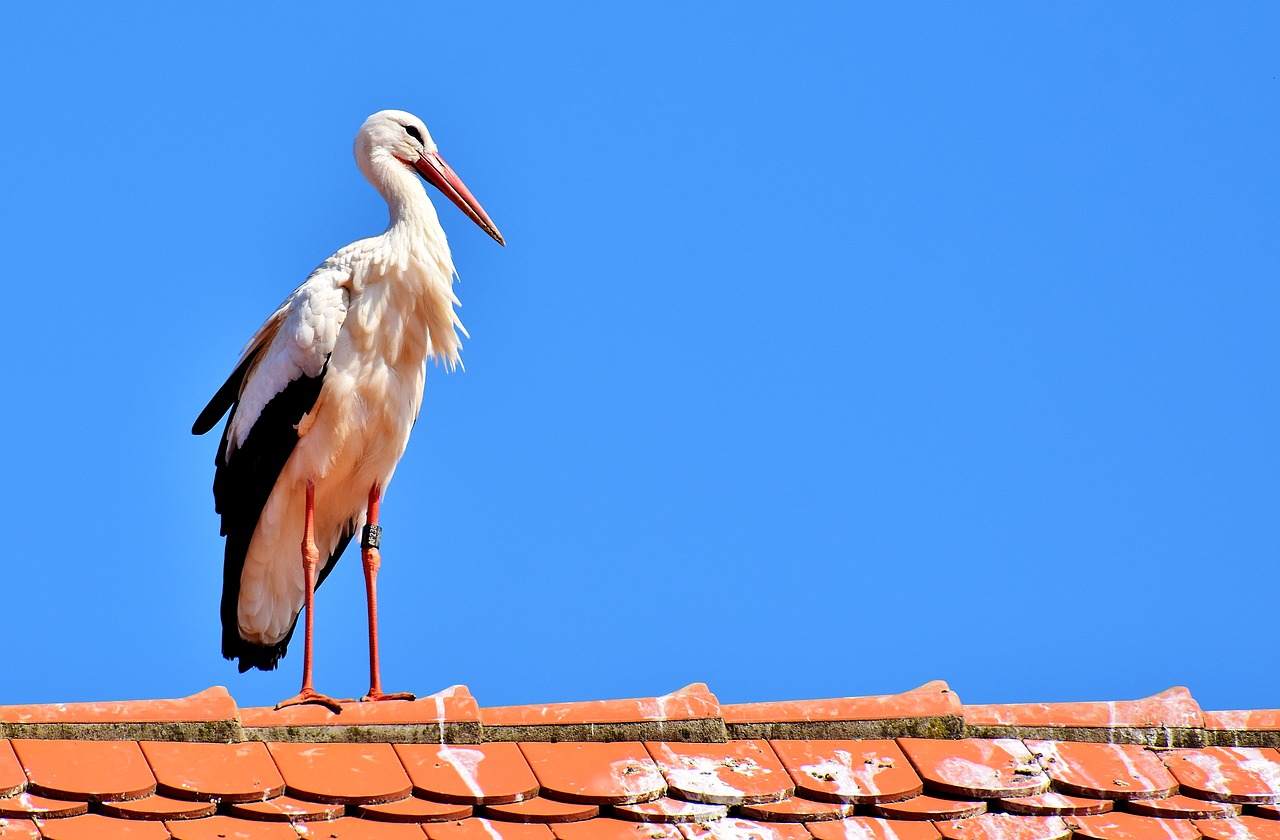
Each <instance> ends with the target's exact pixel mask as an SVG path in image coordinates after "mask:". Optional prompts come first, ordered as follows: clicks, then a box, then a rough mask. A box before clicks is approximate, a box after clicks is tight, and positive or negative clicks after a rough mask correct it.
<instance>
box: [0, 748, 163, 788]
mask: <svg viewBox="0 0 1280 840" xmlns="http://www.w3.org/2000/svg"><path fill="white" fill-rule="evenodd" d="M11 743H12V744H13V751H14V752H15V753H16V754H17V756H18V761H19V762H20V763H21V764H22V769H23V771H24V772H25V773H26V774H27V778H28V779H29V780H30V785H29V787H28V790H30V791H31V792H32V793H37V794H40V795H42V796H51V797H55V798H59V799H79V800H83V801H86V802H103V801H107V800H112V799H139V798H141V797H143V796H149V795H150V794H153V793H155V792H156V780H155V777H153V776H152V775H151V768H150V767H149V766H148V765H147V760H146V759H145V758H144V757H143V755H142V750H140V749H138V744H137V742H135V741H33V740H27V739H15V740H13V741H12V742H11Z"/></svg>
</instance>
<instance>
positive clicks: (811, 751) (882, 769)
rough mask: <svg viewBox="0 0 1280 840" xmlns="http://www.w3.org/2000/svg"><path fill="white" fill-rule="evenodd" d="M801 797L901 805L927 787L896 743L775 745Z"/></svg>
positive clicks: (849, 741)
mask: <svg viewBox="0 0 1280 840" xmlns="http://www.w3.org/2000/svg"><path fill="white" fill-rule="evenodd" d="M771 745H772V746H773V751H774V752H775V753H777V755H778V758H780V759H781V760H782V763H783V765H784V766H785V767H786V768H787V772H788V773H789V774H790V775H791V778H792V780H793V781H794V782H795V785H796V789H797V791H799V793H800V794H801V795H802V796H807V797H808V798H810V799H821V800H825V801H829V802H856V803H870V802H896V801H898V800H901V799H909V798H911V797H912V796H916V795H917V794H919V793H920V792H921V791H922V790H923V789H924V786H923V784H922V782H921V781H920V777H919V776H918V775H917V774H916V771H915V769H914V768H913V767H912V766H911V763H910V762H909V761H907V757H906V756H905V755H903V753H902V750H901V749H899V747H898V745H897V743H896V742H894V741H886V740H870V741H852V740H847V739H845V740H836V741H773V742H771Z"/></svg>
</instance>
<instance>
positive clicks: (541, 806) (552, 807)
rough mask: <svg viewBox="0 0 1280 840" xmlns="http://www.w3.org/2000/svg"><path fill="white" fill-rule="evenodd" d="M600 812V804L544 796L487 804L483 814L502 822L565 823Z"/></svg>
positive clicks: (587, 817) (588, 817)
mask: <svg viewBox="0 0 1280 840" xmlns="http://www.w3.org/2000/svg"><path fill="white" fill-rule="evenodd" d="M599 814H600V806H598V805H588V804H584V803H581V802H557V801H556V800H554V799H547V798H546V797H545V796H538V797H534V798H533V799H526V800H524V801H522V802H512V803H509V804H506V805H487V806H485V809H484V816H486V817H489V818H491V819H495V820H501V821H503V822H520V823H565V822H577V821H578V820H589V819H591V818H592V817H595V816H598V815H599Z"/></svg>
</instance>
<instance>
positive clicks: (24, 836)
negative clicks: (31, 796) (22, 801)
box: [0, 819, 40, 840]
mask: <svg viewBox="0 0 1280 840" xmlns="http://www.w3.org/2000/svg"><path fill="white" fill-rule="evenodd" d="M0 840H40V829H38V828H36V824H35V823H33V822H31V821H30V820H6V819H0Z"/></svg>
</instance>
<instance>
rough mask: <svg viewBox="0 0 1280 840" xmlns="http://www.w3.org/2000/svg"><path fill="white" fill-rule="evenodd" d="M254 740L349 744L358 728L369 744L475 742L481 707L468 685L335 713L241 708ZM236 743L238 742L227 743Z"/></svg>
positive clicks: (294, 708) (319, 709) (299, 708)
mask: <svg viewBox="0 0 1280 840" xmlns="http://www.w3.org/2000/svg"><path fill="white" fill-rule="evenodd" d="M240 719H241V721H242V723H243V726H244V729H245V730H246V734H247V735H248V736H249V737H252V738H255V739H257V740H262V741H271V740H308V741H344V740H348V738H349V736H350V733H351V732H352V731H353V730H355V731H358V732H359V733H360V737H361V739H362V740H365V741H374V740H378V741H386V742H396V741H422V742H433V743H441V742H447V743H454V744H458V743H475V742H478V741H479V740H480V707H479V706H478V705H477V704H476V701H475V698H474V697H472V696H471V692H470V691H468V690H467V687H466V686H463V685H455V686H450V687H449V688H446V689H445V690H444V691H441V692H439V693H437V694H432V695H429V696H427V697H419V698H418V699H417V700H412V701H398V702H394V703H356V702H354V701H351V702H347V703H344V704H343V706H342V712H341V713H340V714H334V713H333V712H331V711H329V710H328V709H326V708H324V707H323V706H315V705H299V706H288V707H286V708H284V709H279V710H277V709H274V708H269V707H268V708H255V709H242V710H240ZM227 740H232V739H227Z"/></svg>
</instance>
